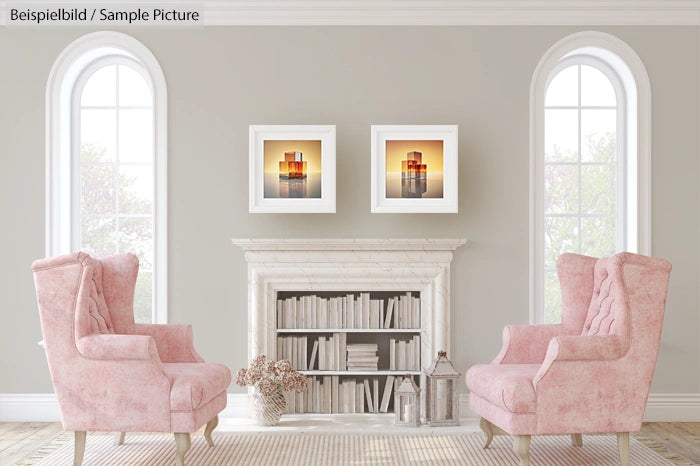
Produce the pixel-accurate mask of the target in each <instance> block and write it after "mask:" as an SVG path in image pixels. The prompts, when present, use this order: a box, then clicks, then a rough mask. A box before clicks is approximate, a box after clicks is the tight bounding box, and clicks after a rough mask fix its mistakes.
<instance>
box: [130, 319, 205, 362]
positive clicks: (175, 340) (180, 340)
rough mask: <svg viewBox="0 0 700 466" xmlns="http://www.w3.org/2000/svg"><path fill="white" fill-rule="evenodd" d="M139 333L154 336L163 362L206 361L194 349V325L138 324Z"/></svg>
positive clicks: (137, 330) (136, 326)
mask: <svg viewBox="0 0 700 466" xmlns="http://www.w3.org/2000/svg"><path fill="white" fill-rule="evenodd" d="M134 328H135V330H134V331H135V332H136V334H137V335H148V336H150V337H153V339H154V340H155V342H156V347H157V348H158V354H159V355H160V358H161V361H163V362H204V359H203V358H202V357H201V356H200V355H199V354H198V353H197V351H196V350H195V349H194V337H193V334H192V326H191V325H186V324H136V325H135V327H134Z"/></svg>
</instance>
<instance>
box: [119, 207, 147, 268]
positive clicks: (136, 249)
mask: <svg viewBox="0 0 700 466" xmlns="http://www.w3.org/2000/svg"><path fill="white" fill-rule="evenodd" d="M152 238H153V221H152V220H151V218H150V217H120V218H119V252H130V253H132V254H135V255H137V256H138V258H139V267H140V268H143V269H144V270H152V269H153V239H152Z"/></svg>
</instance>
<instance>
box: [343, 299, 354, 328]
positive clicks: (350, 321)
mask: <svg viewBox="0 0 700 466" xmlns="http://www.w3.org/2000/svg"><path fill="white" fill-rule="evenodd" d="M345 298H346V300H347V302H346V306H345V307H346V315H347V322H346V324H347V325H346V327H345V328H355V295H354V294H349V295H347V296H346V297H345Z"/></svg>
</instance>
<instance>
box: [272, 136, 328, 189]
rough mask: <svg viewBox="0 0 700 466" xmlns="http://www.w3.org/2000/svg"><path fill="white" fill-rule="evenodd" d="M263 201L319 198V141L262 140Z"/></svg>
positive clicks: (320, 168) (320, 169)
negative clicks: (264, 199)
mask: <svg viewBox="0 0 700 466" xmlns="http://www.w3.org/2000/svg"><path fill="white" fill-rule="evenodd" d="M263 159H264V160H263V161H264V173H265V185H264V197H265V198H266V199H270V198H307V199H308V198H321V171H322V167H321V141H320V140H310V141H302V140H265V141H264V144H263Z"/></svg>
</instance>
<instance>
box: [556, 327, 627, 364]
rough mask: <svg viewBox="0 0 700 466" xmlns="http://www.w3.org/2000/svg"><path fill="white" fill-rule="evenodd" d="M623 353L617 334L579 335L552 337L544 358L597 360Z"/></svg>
mask: <svg viewBox="0 0 700 466" xmlns="http://www.w3.org/2000/svg"><path fill="white" fill-rule="evenodd" d="M622 355H623V344H622V338H621V337H620V336H619V335H615V334H610V335H581V336H564V337H556V338H553V339H552V341H551V342H550V343H549V348H548V349H547V356H546V360H552V361H586V360H590V361H597V360H608V359H617V358H619V357H621V356H622Z"/></svg>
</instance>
